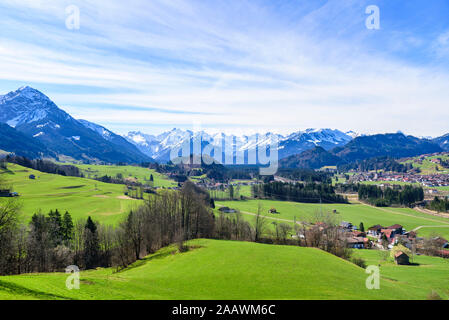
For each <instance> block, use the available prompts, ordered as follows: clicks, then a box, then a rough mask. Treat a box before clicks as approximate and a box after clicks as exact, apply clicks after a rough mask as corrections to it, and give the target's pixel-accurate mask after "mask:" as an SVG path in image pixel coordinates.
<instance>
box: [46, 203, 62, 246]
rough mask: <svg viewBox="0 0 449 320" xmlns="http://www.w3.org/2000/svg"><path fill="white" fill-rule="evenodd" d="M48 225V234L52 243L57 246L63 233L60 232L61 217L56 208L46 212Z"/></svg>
mask: <svg viewBox="0 0 449 320" xmlns="http://www.w3.org/2000/svg"><path fill="white" fill-rule="evenodd" d="M48 220H49V223H50V225H49V227H50V236H51V240H52V242H53V244H54V245H55V246H58V245H59V244H61V242H62V238H63V234H62V231H63V230H62V217H61V214H60V213H59V211H58V209H56V210H55V211H54V212H53V210H51V211H50V213H49V214H48Z"/></svg>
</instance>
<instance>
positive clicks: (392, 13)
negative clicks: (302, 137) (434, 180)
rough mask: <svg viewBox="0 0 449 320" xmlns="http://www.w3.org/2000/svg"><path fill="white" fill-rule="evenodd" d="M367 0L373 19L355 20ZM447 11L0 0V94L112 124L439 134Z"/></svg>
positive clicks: (437, 2) (170, 0)
mask: <svg viewBox="0 0 449 320" xmlns="http://www.w3.org/2000/svg"><path fill="white" fill-rule="evenodd" d="M69 5H76V6H77V7H78V8H79V9H80V29H79V30H69V29H67V28H66V24H65V20H66V18H67V14H66V7H67V6H69ZM368 5H377V6H378V7H379V9H380V29H379V30H368V29H367V28H366V27H365V20H366V18H367V17H368V15H367V14H366V13H365V8H366V7H367V6H368ZM448 16H449V2H448V1H446V0H432V1H429V2H428V3H426V2H425V1H420V0H415V1H410V0H407V1H405V0H386V1H377V0H369V1H356V0H348V1H341V0H335V1H326V0H315V1H303V0H272V1H268V0H252V1H245V0H227V1H215V0H207V1H206V0H201V1H200V0H194V1H192V0H190V1H183V0H160V1H159V0H151V1H137V0H127V1H119V0H96V1H77V0H71V1H61V0H58V1H56V0H55V1H44V0H21V1H12V0H2V1H1V3H0V70H1V72H0V94H3V93H7V92H9V91H12V90H15V89H17V88H18V87H20V86H23V85H30V86H32V87H34V88H36V89H39V90H41V91H42V92H44V93H45V94H47V95H48V96H49V97H50V98H51V99H52V100H54V101H55V103H56V104H58V105H59V106H60V107H61V108H63V109H64V110H66V111H68V112H69V113H71V114H72V115H73V116H75V117H76V118H83V119H86V120H90V121H93V122H96V123H99V124H102V125H104V126H106V127H108V128H110V129H112V130H114V131H116V132H118V133H125V132H127V131H129V130H141V131H143V132H147V133H159V132H162V131H164V130H167V129H170V128H172V127H181V128H186V129H191V128H192V127H193V126H195V127H198V126H201V127H202V128H204V129H206V130H210V131H217V130H224V131H226V132H231V133H238V132H239V133H252V132H266V131H271V132H280V133H286V132H291V131H297V130H301V129H305V128H310V127H312V128H319V127H326V128H337V129H341V130H354V131H357V132H362V133H375V132H395V131H397V130H401V131H403V132H405V133H410V134H415V135H426V136H428V135H432V136H437V135H441V134H444V133H448V132H449V127H448V123H449V108H448V104H449V81H448V80H449V19H448V18H447V17H448Z"/></svg>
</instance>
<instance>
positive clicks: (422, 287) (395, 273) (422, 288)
mask: <svg viewBox="0 0 449 320" xmlns="http://www.w3.org/2000/svg"><path fill="white" fill-rule="evenodd" d="M355 255H356V256H358V257H361V258H362V259H364V260H365V261H366V263H367V265H380V274H381V276H382V277H384V278H386V279H390V280H391V281H397V282H401V283H407V288H408V290H410V293H412V294H420V293H421V292H428V293H430V292H431V291H432V290H435V291H436V292H437V293H438V294H439V295H440V296H441V297H442V298H443V299H449V276H448V275H449V259H443V258H438V257H428V256H416V255H415V256H414V257H413V259H411V261H410V262H412V263H413V265H409V266H405V265H404V266H398V265H396V264H395V263H394V261H393V259H392V258H390V257H387V259H385V257H384V256H383V253H382V251H379V250H357V251H356V252H355ZM381 289H382V288H381Z"/></svg>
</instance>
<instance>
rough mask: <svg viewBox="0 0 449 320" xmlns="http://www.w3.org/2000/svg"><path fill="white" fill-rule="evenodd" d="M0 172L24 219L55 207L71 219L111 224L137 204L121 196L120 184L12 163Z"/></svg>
mask: <svg viewBox="0 0 449 320" xmlns="http://www.w3.org/2000/svg"><path fill="white" fill-rule="evenodd" d="M31 174H33V175H35V176H36V179H35V180H32V179H29V176H30V175H31ZM0 175H1V177H2V178H3V179H4V180H6V183H7V184H10V185H12V186H13V188H14V191H15V192H18V193H19V194H20V197H19V201H20V202H21V203H22V218H23V219H24V220H28V219H29V218H30V217H31V216H32V215H33V214H34V213H36V212H38V211H39V210H41V211H42V213H48V211H49V210H55V209H58V210H59V211H60V212H62V213H64V212H65V211H66V210H68V211H69V212H70V214H71V215H72V217H73V219H74V220H77V219H87V217H88V216H92V218H94V219H95V220H98V221H101V222H105V223H110V224H115V223H117V222H118V221H119V220H120V219H121V218H122V217H123V213H125V212H128V211H129V209H130V208H132V207H134V206H136V205H138V204H139V203H140V201H137V200H133V199H129V198H128V197H125V196H124V186H123V185H117V184H107V183H102V182H98V181H95V180H91V179H84V178H76V177H64V176H60V175H55V174H48V173H43V172H40V171H35V170H32V169H28V168H25V167H21V166H19V165H16V164H8V171H6V172H5V171H1V170H0Z"/></svg>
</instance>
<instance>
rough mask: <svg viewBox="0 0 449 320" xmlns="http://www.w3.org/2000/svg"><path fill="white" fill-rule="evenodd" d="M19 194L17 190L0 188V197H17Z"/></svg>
mask: <svg viewBox="0 0 449 320" xmlns="http://www.w3.org/2000/svg"><path fill="white" fill-rule="evenodd" d="M18 196H19V194H18V193H17V192H11V190H9V189H6V190H0V197H2V198H4V197H18Z"/></svg>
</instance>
